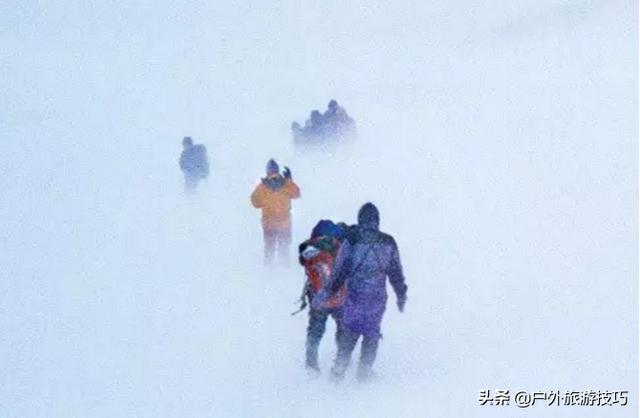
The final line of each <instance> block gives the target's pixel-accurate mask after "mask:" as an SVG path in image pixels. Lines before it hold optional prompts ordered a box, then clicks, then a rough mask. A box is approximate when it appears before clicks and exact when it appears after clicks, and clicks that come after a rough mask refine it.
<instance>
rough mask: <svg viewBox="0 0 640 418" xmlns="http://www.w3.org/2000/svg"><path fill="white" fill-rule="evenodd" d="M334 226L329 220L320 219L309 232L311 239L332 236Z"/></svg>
mask: <svg viewBox="0 0 640 418" xmlns="http://www.w3.org/2000/svg"><path fill="white" fill-rule="evenodd" d="M335 229H336V225H335V224H334V223H333V222H332V221H331V220H329V219H322V220H321V221H319V222H318V223H317V224H316V226H314V227H313V230H312V231H311V238H316V237H320V236H333V235H334V233H335Z"/></svg>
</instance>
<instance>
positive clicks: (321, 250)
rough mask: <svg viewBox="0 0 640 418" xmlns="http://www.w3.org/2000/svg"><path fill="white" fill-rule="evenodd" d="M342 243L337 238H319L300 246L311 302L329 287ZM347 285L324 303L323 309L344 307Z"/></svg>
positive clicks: (301, 262) (301, 261)
mask: <svg viewBox="0 0 640 418" xmlns="http://www.w3.org/2000/svg"><path fill="white" fill-rule="evenodd" d="M339 247H340V242H339V241H338V240H337V239H336V238H332V237H327V236H319V237H316V238H312V239H310V240H308V241H305V242H304V243H303V244H302V245H300V264H302V265H303V266H304V270H305V275H306V280H307V294H308V297H309V299H310V300H312V299H313V297H314V296H315V295H317V294H318V293H319V292H320V291H321V290H323V289H325V288H327V287H328V286H329V280H330V278H331V271H332V270H333V263H334V260H335V256H336V255H337V253H338V249H339ZM346 292H347V290H346V284H345V286H342V288H340V290H339V291H338V292H337V293H336V294H335V295H333V296H332V297H331V298H329V299H328V300H326V301H325V302H323V303H322V304H321V306H320V308H322V309H334V308H338V307H340V306H342V304H343V303H344V300H345V298H346V295H347V293H346Z"/></svg>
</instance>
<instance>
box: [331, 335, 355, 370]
mask: <svg viewBox="0 0 640 418" xmlns="http://www.w3.org/2000/svg"><path fill="white" fill-rule="evenodd" d="M359 336H360V335H359V334H357V333H355V332H352V331H350V330H349V329H348V328H344V327H343V328H342V331H341V332H340V335H339V341H338V353H337V354H336V360H335V363H334V365H333V368H332V369H331V375H332V377H333V379H334V380H340V379H342V378H343V377H344V373H345V372H346V371H347V367H348V366H349V361H350V360H351V353H352V352H353V349H354V348H355V346H356V343H357V342H358V337H359Z"/></svg>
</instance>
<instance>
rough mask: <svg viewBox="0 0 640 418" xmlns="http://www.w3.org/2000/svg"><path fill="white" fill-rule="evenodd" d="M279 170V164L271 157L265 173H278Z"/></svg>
mask: <svg viewBox="0 0 640 418" xmlns="http://www.w3.org/2000/svg"><path fill="white" fill-rule="evenodd" d="M279 172H280V166H278V163H277V162H276V160H274V159H273V158H272V159H270V160H269V162H267V175H268V176H270V175H272V174H278V173H279Z"/></svg>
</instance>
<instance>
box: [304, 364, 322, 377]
mask: <svg viewBox="0 0 640 418" xmlns="http://www.w3.org/2000/svg"><path fill="white" fill-rule="evenodd" d="M305 369H307V376H309V378H310V379H317V378H318V377H320V367H318V365H317V364H307V365H306V367H305Z"/></svg>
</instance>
